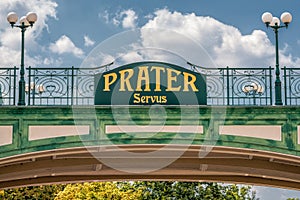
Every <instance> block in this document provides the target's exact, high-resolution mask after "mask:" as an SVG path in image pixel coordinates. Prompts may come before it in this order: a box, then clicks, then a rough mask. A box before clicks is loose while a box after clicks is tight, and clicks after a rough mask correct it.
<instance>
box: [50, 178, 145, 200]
mask: <svg viewBox="0 0 300 200" xmlns="http://www.w3.org/2000/svg"><path fill="white" fill-rule="evenodd" d="M141 196H142V191H141V190H138V189H136V188H134V187H133V186H132V185H131V184H130V183H128V182H127V183H126V182H124V183H121V184H118V183H114V182H100V183H98V182H95V183H83V184H69V185H67V187H66V188H65V189H64V190H63V191H61V192H59V193H58V195H57V197H56V198H55V200H70V199H76V200H80V199H82V200H90V199H97V200H136V199H141Z"/></svg>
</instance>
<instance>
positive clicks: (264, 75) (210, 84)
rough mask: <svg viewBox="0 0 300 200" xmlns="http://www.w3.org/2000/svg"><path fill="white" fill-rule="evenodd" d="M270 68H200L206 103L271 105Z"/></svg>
mask: <svg viewBox="0 0 300 200" xmlns="http://www.w3.org/2000/svg"><path fill="white" fill-rule="evenodd" d="M272 70H273V69H272V68H271V67H269V68H251V69H248V68H229V67H227V68H218V69H204V68H203V69H202V70H201V71H202V72H204V73H205V74H206V78H207V104H208V105H272Z"/></svg>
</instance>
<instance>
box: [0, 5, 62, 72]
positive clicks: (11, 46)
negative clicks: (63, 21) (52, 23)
mask: <svg viewBox="0 0 300 200" xmlns="http://www.w3.org/2000/svg"><path fill="white" fill-rule="evenodd" d="M57 6H58V5H57V3H56V2H55V1H53V0H26V1H22V0H11V1H1V2H0V31H1V35H0V57H2V58H3V59H2V58H1V59H0V67H3V66H5V67H9V66H14V65H17V66H18V65H19V63H20V62H19V60H20V43H21V41H20V40H21V35H20V30H19V29H18V28H14V29H12V28H11V27H10V25H9V24H8V22H7V21H6V16H7V14H8V12H11V11H15V12H16V13H17V14H18V15H19V18H20V17H21V16H23V15H26V13H27V12H29V11H33V12H36V13H37V15H38V21H37V22H36V23H35V24H34V27H33V28H32V29H31V28H29V29H28V30H27V31H26V34H25V40H26V41H25V42H26V50H28V51H30V50H36V49H37V48H41V47H40V46H39V44H38V43H37V38H38V37H39V36H40V35H41V33H42V30H43V29H45V28H48V27H47V21H48V20H49V18H55V19H56V8H57ZM5 55H9V56H5ZM25 60H26V63H25V64H26V65H27V66H28V65H31V66H35V65H37V64H40V63H41V62H42V61H40V59H38V58H36V57H30V56H29V55H28V53H27V51H25Z"/></svg>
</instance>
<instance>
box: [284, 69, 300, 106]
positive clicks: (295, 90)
mask: <svg viewBox="0 0 300 200" xmlns="http://www.w3.org/2000/svg"><path fill="white" fill-rule="evenodd" d="M283 81H284V103H285V105H300V68H286V67H284V68H283Z"/></svg>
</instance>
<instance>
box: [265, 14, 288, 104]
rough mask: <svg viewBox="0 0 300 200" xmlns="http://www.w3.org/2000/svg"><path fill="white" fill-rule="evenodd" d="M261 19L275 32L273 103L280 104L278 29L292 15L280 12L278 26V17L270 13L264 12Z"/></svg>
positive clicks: (286, 25) (285, 26) (285, 23)
mask: <svg viewBox="0 0 300 200" xmlns="http://www.w3.org/2000/svg"><path fill="white" fill-rule="evenodd" d="M261 19H262V21H263V22H264V23H265V24H266V26H267V28H268V27H271V28H272V29H273V30H274V33H275V42H276V45H275V50H276V51H275V52H276V71H275V74H276V80H275V105H282V97H281V95H282V94H281V81H280V69H279V53H278V29H280V28H288V24H289V23H290V22H291V21H292V15H291V14H290V13H288V12H284V13H282V14H281V16H280V19H281V21H282V22H283V23H284V25H283V26H280V20H279V18H278V17H273V16H272V14H271V13H269V12H265V13H264V14H263V15H262V16H261Z"/></svg>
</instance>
